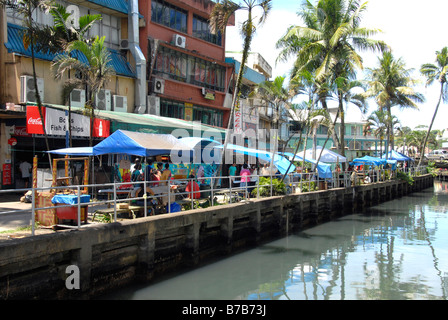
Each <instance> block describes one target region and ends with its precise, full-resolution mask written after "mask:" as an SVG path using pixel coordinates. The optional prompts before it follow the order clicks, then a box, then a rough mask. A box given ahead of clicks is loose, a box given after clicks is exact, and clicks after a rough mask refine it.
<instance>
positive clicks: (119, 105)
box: [113, 94, 128, 112]
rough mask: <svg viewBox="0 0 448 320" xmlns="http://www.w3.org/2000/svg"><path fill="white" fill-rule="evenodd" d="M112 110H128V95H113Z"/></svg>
mask: <svg viewBox="0 0 448 320" xmlns="http://www.w3.org/2000/svg"><path fill="white" fill-rule="evenodd" d="M113 102H114V111H119V112H128V97H126V96H117V95H115V94H114V95H113Z"/></svg>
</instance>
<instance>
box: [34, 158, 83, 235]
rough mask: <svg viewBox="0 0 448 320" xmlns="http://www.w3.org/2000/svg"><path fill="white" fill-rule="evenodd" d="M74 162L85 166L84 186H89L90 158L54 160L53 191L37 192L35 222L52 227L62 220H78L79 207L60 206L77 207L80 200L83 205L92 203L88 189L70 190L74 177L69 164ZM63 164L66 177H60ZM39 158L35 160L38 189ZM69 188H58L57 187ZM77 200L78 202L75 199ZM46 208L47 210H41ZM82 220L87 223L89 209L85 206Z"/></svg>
mask: <svg viewBox="0 0 448 320" xmlns="http://www.w3.org/2000/svg"><path fill="white" fill-rule="evenodd" d="M74 161H80V162H82V163H83V164H84V170H83V172H84V178H83V184H84V185H87V184H88V181H89V158H88V157H76V158H69V157H68V156H66V157H64V158H59V159H53V166H52V169H53V171H52V184H51V187H52V188H51V189H50V190H48V191H35V193H36V194H35V198H36V211H35V213H34V214H35V221H36V222H38V223H40V224H42V225H44V226H51V225H56V224H58V223H59V221H60V220H77V219H78V210H77V206H73V207H68V206H64V207H60V208H58V207H57V206H59V205H75V204H77V203H78V202H77V201H78V198H81V199H82V202H83V203H86V202H89V201H90V195H88V194H87V192H88V190H87V187H86V186H85V187H83V188H82V189H79V190H73V189H71V188H69V186H70V185H71V184H72V177H71V176H70V174H69V163H70V162H74ZM61 162H62V163H63V165H64V176H62V177H59V176H58V164H59V163H61ZM37 164H38V161H37V156H35V157H34V160H33V188H35V189H36V188H37ZM61 186H62V187H64V186H66V187H67V188H66V189H64V188H56V187H61ZM78 191H79V192H80V194H75V192H76V193H78ZM75 198H76V202H75V200H74V199H75ZM40 208H45V209H40ZM81 214H82V215H81V220H83V221H84V222H87V209H86V207H85V206H83V208H82V210H81Z"/></svg>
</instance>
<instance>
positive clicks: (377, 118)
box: [364, 110, 387, 153]
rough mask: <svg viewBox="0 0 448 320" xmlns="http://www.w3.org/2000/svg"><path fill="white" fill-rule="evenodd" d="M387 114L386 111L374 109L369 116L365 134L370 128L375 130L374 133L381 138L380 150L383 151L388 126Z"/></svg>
mask: <svg viewBox="0 0 448 320" xmlns="http://www.w3.org/2000/svg"><path fill="white" fill-rule="evenodd" d="M386 118H387V114H386V113H385V112H384V111H381V110H376V111H373V112H372V113H371V114H370V116H369V117H368V118H367V124H366V126H365V129H364V135H366V134H367V131H368V130H373V135H374V136H375V137H376V138H377V139H378V138H379V139H380V152H381V153H382V152H383V151H382V150H383V139H384V136H385V133H386V127H387V124H386V123H387V120H386Z"/></svg>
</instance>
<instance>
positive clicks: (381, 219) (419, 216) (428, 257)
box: [108, 182, 448, 300]
mask: <svg viewBox="0 0 448 320" xmlns="http://www.w3.org/2000/svg"><path fill="white" fill-rule="evenodd" d="M447 190H448V186H447V183H445V182H443V183H441V182H435V184H434V188H430V189H427V190H425V191H423V192H419V193H415V194H412V195H410V196H406V197H403V198H401V199H398V200H394V201H390V202H387V203H384V204H381V205H378V206H375V207H373V208H371V209H369V210H368V212H364V213H359V214H353V215H349V216H345V217H342V218H340V219H337V220H335V221H332V222H328V223H325V224H322V225H320V226H317V227H314V228H310V229H306V230H303V231H301V232H300V233H297V234H292V235H290V236H288V237H285V238H283V239H280V240H277V241H273V242H270V243H268V244H266V245H262V246H260V247H258V248H256V249H253V250H249V251H246V252H244V253H241V254H238V255H234V256H231V257H229V258H226V259H223V260H221V261H218V262H215V263H212V264H209V265H207V266H204V267H200V268H197V269H195V270H193V271H189V272H184V273H181V274H179V275H177V276H172V277H169V278H167V279H164V280H163V281H159V282H157V283H153V284H151V285H148V286H145V287H131V288H127V289H124V290H120V292H117V293H114V294H113V295H112V296H109V297H108V298H112V299H148V300H157V299H163V300H171V299H180V300H195V299H201V300H202V299H216V300H232V299H239V300H241V299H242V300H266V299H267V300H326V299H327V300H367V299H386V300H402V299H408V300H409V299H425V300H426V299H437V300H446V299H447V294H448V191H447Z"/></svg>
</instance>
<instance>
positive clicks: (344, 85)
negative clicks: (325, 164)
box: [322, 74, 366, 156]
mask: <svg viewBox="0 0 448 320" xmlns="http://www.w3.org/2000/svg"><path fill="white" fill-rule="evenodd" d="M354 76H355V75H354V74H349V75H348V77H343V76H341V77H339V78H337V79H336V80H335V84H336V87H337V89H336V92H337V95H338V110H339V113H340V118H341V127H340V149H341V150H345V111H346V110H347V106H348V105H349V104H354V105H355V106H357V107H358V108H359V109H360V110H361V112H362V113H365V112H366V101H365V97H364V96H363V95H362V94H361V93H357V91H360V90H364V84H363V82H361V81H359V80H357V79H355V78H353V77H354ZM344 103H345V108H344ZM336 120H337V117H336V119H335V123H334V124H335V125H336ZM322 151H323V150H322ZM342 156H345V152H343V153H342Z"/></svg>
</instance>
